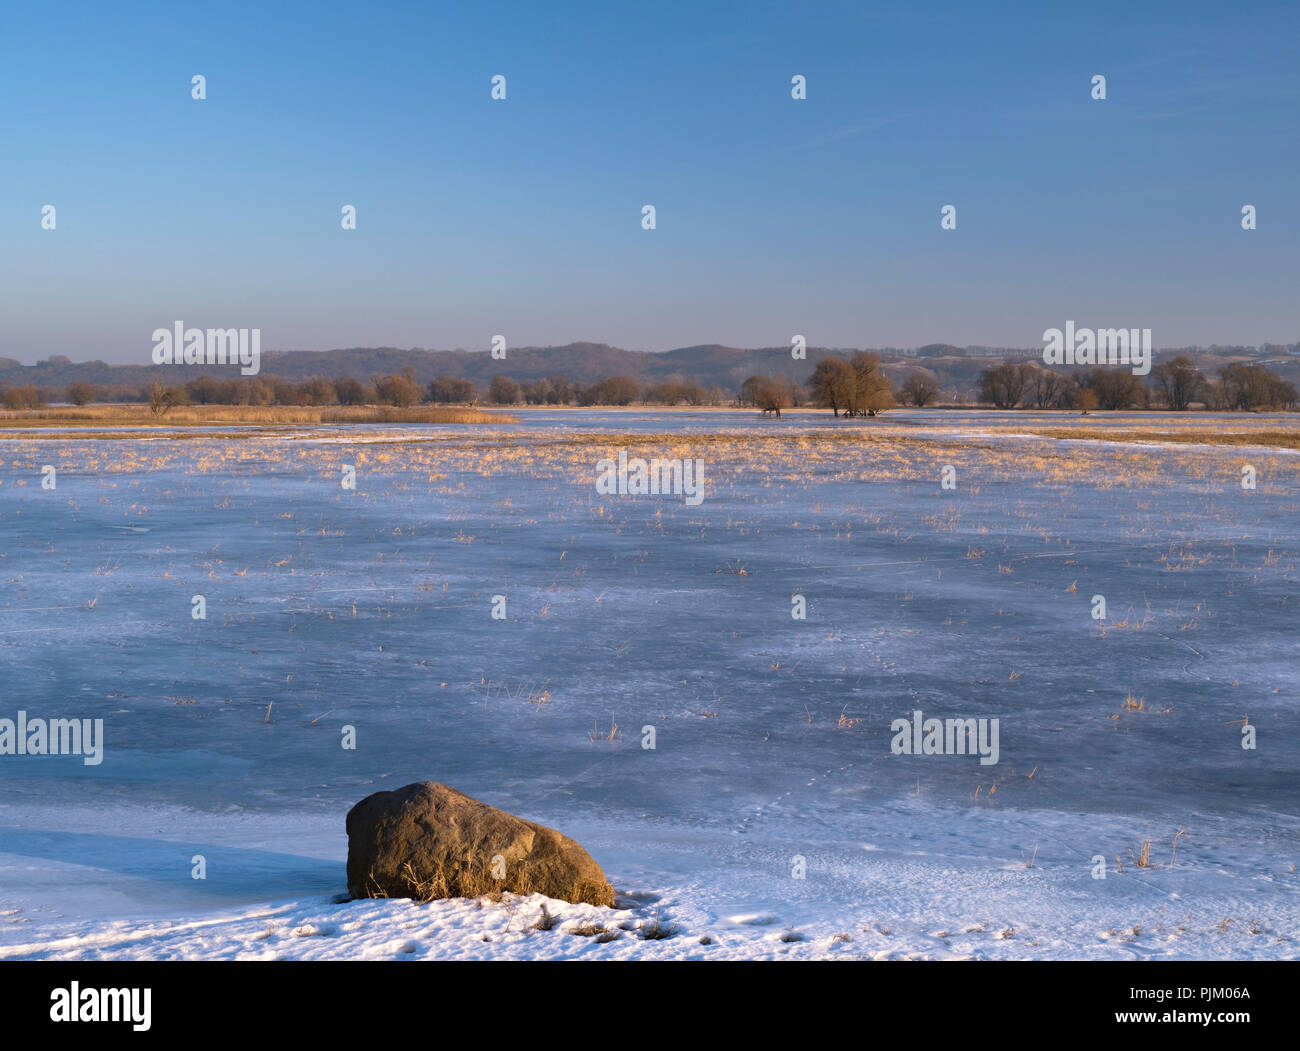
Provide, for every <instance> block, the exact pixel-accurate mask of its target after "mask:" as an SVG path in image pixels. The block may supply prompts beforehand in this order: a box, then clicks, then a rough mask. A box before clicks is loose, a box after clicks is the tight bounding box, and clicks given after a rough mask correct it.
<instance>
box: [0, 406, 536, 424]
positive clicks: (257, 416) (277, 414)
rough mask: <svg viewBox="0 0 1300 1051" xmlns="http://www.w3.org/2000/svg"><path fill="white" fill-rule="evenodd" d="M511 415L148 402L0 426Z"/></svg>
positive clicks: (47, 414)
mask: <svg viewBox="0 0 1300 1051" xmlns="http://www.w3.org/2000/svg"><path fill="white" fill-rule="evenodd" d="M513 422H515V418H514V417H513V416H511V415H510V414H509V413H504V412H487V411H484V410H482V409H470V408H454V407H446V406H434V405H412V406H411V407H410V408H408V409H399V408H395V407H394V406H391V405H327V406H319V407H316V406H295V405H184V406H179V407H177V408H174V409H169V410H168V411H167V412H165V413H160V414H154V413H152V412H150V411H149V406H148V405H87V406H85V407H84V408H79V409H78V408H49V409H24V410H19V411H14V412H0V427H218V426H222V425H228V424H236V423H264V424H311V423H336V424H338V423H342V424H347V423H513Z"/></svg>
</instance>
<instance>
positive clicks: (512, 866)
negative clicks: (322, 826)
mask: <svg viewBox="0 0 1300 1051" xmlns="http://www.w3.org/2000/svg"><path fill="white" fill-rule="evenodd" d="M347 829H348V891H349V893H351V895H352V896H353V897H354V898H415V899H417V900H419V901H428V900H431V899H433V898H472V897H476V896H477V895H479V894H490V893H492V892H493V891H513V892H515V893H517V894H532V893H539V894H545V895H547V896H548V897H551V898H559V899H561V900H563V901H572V902H587V903H589V904H592V905H613V904H614V888H613V887H611V886H610V885H609V882H608V881H607V880H606V879H605V873H604V872H602V871H601V868H600V866H599V865H597V864H596V862H595V861H594V860H593V859H592V857H591V855H590V854H588V853H587V852H586V851H585V850H583V849H582V847H581V846H579V845H578V844H577V843H575V842H574V841H573V840H571V839H570V838H569V837H568V836H563V835H561V834H560V833H559V832H557V831H555V829H553V828H547V827H546V826H545V825H537V824H534V823H533V822H531V821H525V820H524V819H523V818H521V817H515V815H514V814H508V813H506V812H505V811H504V810H498V809H497V808H496V807H494V806H488V804H487V803H480V802H479V801H478V800H477V799H471V798H470V797H469V796H467V795H465V794H464V793H463V792H457V791H456V790H455V789H454V788H449V787H448V786H447V785H443V784H439V783H437V782H436V781H421V782H417V783H416V784H413V785H407V786H406V787H405V788H398V789H396V790H395V791H392V792H376V793H375V794H374V795H371V796H366V798H365V799H363V800H361V802H360V803H358V804H357V805H356V806H354V807H353V808H352V809H351V810H349V811H348V821H347ZM494 859H497V860H495V862H494ZM494 864H495V871H494ZM498 876H499V877H500V878H496V877H498Z"/></svg>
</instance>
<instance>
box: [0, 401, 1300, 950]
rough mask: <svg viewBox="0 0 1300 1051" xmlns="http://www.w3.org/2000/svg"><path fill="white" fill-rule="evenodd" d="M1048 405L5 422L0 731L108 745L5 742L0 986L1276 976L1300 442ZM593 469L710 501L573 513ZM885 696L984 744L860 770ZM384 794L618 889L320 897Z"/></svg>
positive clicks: (1293, 942)
mask: <svg viewBox="0 0 1300 1051" xmlns="http://www.w3.org/2000/svg"><path fill="white" fill-rule="evenodd" d="M1126 420H1127V422H1128V423H1130V424H1132V425H1134V426H1136V427H1139V428H1141V429H1149V428H1151V427H1153V426H1154V425H1155V424H1156V423H1157V422H1159V423H1161V424H1162V425H1163V423H1164V422H1166V421H1163V420H1157V421H1153V420H1152V418H1151V417H1149V416H1143V415H1142V414H1131V415H1129V414H1118V415H1111V414H1107V415H1106V416H1105V417H1097V418H1095V419H1092V420H1089V421H1088V422H1087V426H1088V427H1089V428H1094V427H1097V428H1100V427H1107V428H1116V429H1117V430H1118V429H1122V426H1123V424H1124V423H1125V422H1126ZM1194 420H1195V425H1196V426H1211V427H1218V428H1219V429H1222V430H1232V429H1242V428H1254V429H1259V430H1261V431H1264V430H1267V429H1273V430H1282V429H1293V427H1294V425H1293V424H1291V423H1290V422H1289V421H1287V420H1286V419H1285V418H1275V419H1272V420H1268V419H1260V418H1250V419H1249V420H1247V419H1244V418H1234V417H1226V418H1223V419H1221V420H1218V421H1214V420H1210V419H1209V418H1207V417H1204V416H1198V417H1195V418H1194ZM1059 422H1068V423H1070V424H1074V425H1078V423H1079V421H1078V420H1074V419H1072V420H1068V421H1061V420H1060V419H1059V418H1053V417H1051V416H1047V415H1045V416H1042V417H1037V416H1035V415H1034V414H1028V413H1015V414H1005V416H1003V415H1002V414H991V413H980V414H970V415H967V414H957V413H950V412H949V413H898V414H893V413H891V414H890V415H889V416H888V417H887V418H885V419H884V420H880V421H876V420H872V421H854V422H853V423H849V422H848V421H838V422H836V421H831V420H829V419H828V418H827V417H826V416H825V415H824V414H817V415H805V414H797V413H796V414H788V415H787V417H786V418H785V419H783V420H781V421H763V422H762V423H761V424H760V423H759V422H758V421H756V420H754V419H752V418H745V417H737V416H736V415H735V414H726V413H717V414H710V413H673V414H648V413H635V412H630V413H597V412H590V413H578V412H567V413H566V412H556V413H540V412H539V413H528V414H525V415H524V417H523V418H522V420H521V421H520V423H518V424H512V425H503V426H501V427H499V428H491V429H467V428H456V427H406V428H403V427H372V428H358V429H356V430H342V429H331V428H319V427H318V428H303V429H289V428H286V429H283V430H282V431H278V432H277V431H274V430H269V429H267V428H258V429H257V432H258V433H257V437H255V438H238V437H231V436H230V433H228V432H223V433H222V434H220V435H213V436H206V437H204V436H194V435H188V436H181V435H176V436H163V435H158V434H154V435H152V436H151V437H152V438H153V440H150V441H147V442H144V441H138V440H134V439H130V438H127V439H121V438H109V437H105V436H99V437H94V438H91V437H87V436H72V435H58V434H49V433H46V434H42V435H34V434H23V435H7V436H0V449H2V450H3V458H4V466H3V468H2V469H0V676H2V681H3V692H2V693H0V719H3V718H10V719H12V718H14V717H15V715H16V712H17V711H18V710H20V709H21V710H25V711H26V712H27V713H28V715H29V716H33V717H36V716H40V717H46V718H59V717H68V718H102V719H103V720H104V738H105V752H104V761H103V763H102V764H100V765H98V766H87V765H85V764H84V763H83V762H82V761H81V760H80V759H79V758H76V757H67V756H65V757H50V756H10V755H4V756H0V959H12V958H32V957H42V958H108V959H119V958H250V959H252V958H259V959H260V958H276V959H278V958H327V957H328V958H394V959H435V958H436V959H441V958H486V959H497V958H557V957H561V958H564V957H583V958H586V957H591V958H694V959H712V958H736V957H740V958H822V957H830V958H840V957H842V958H856V957H871V958H901V957H915V958H1025V957H1030V958H1039V957H1043V958H1067V957H1068V958H1147V957H1180V958H1197V959H1219V958H1222V959H1236V958H1256V957H1258V958H1292V959H1293V958H1298V957H1300V942H1298V941H1297V938H1300V873H1297V871H1296V865H1297V864H1300V839H1298V837H1297V833H1298V832H1300V784H1298V783H1297V780H1296V777H1295V762H1294V755H1295V750H1296V744H1297V731H1298V730H1300V720H1298V718H1297V716H1298V714H1300V713H1298V704H1297V690H1296V687H1297V682H1298V681H1300V671H1298V669H1300V661H1298V660H1297V658H1300V644H1298V643H1297V631H1296V628H1297V609H1296V606H1297V602H1300V594H1298V589H1297V586H1296V584H1297V563H1296V553H1297V548H1298V543H1300V540H1298V536H1297V534H1298V533H1300V514H1297V511H1300V473H1298V472H1297V467H1296V460H1295V457H1294V454H1293V453H1290V452H1289V451H1287V450H1282V449H1271V448H1268V447H1267V443H1264V446H1263V447H1261V446H1251V447H1223V446H1214V445H1210V444H1195V445H1179V446H1173V445H1169V446H1162V445H1159V444H1152V443H1150V442H1144V443H1142V444H1135V445H1130V444H1128V443H1126V442H1125V441H1124V440H1123V439H1122V435H1120V434H1118V433H1117V440H1116V441H1114V442H1087V441H1084V442H1080V441H1069V442H1064V441H1056V440H1053V439H1045V438H1034V437H1026V436H1025V433H1026V432H1027V431H1028V430H1030V429H1033V428H1035V427H1037V426H1039V425H1043V426H1046V425H1050V424H1052V423H1059ZM1189 426H1190V424H1189ZM231 430H232V431H233V430H234V429H231ZM849 435H854V436H860V437H849ZM619 449H626V450H627V451H628V453H629V455H636V456H644V457H647V458H648V457H651V456H656V455H658V456H677V457H695V458H700V459H703V460H704V461H705V465H706V474H705V499H704V501H703V503H702V504H700V505H699V506H698V507H692V506H688V505H687V504H686V503H685V502H684V500H683V499H682V498H681V497H672V496H665V497H650V496H639V497H618V496H613V497H611V496H603V495H600V494H598V493H597V492H596V489H595V478H596V466H595V465H596V462H597V460H598V459H600V458H602V457H606V456H610V455H617V451H618V450H619ZM345 464H346V465H352V466H355V468H356V472H357V486H356V490H355V491H350V490H346V489H343V488H342V487H341V486H340V484H339V480H340V477H341V471H342V467H343V465H345ZM1245 464H1250V465H1251V466H1253V467H1254V468H1255V469H1256V472H1257V475H1258V484H1257V487H1256V489H1254V490H1251V491H1247V490H1243V489H1242V487H1241V483H1240V478H1241V468H1242V466H1243V465H1245ZM44 465H52V466H54V467H55V468H56V470H57V488H56V489H54V490H47V489H42V488H41V485H40V479H41V469H42V467H43V466H44ZM944 466H952V467H953V468H954V469H955V479H956V488H955V489H950V490H945V489H943V488H941V485H940V478H941V474H942V469H943V467H944ZM196 595H202V596H203V601H204V604H205V605H206V614H207V615H206V619H202V620H196V619H194V618H193V616H192V610H193V609H194V596H196ZM495 595H505V596H506V619H505V620H494V619H493V618H492V616H491V610H492V607H493V596H495ZM1096 595H1103V596H1104V597H1105V601H1106V605H1107V610H1108V615H1107V617H1106V619H1105V620H1104V621H1101V622H1098V621H1096V620H1094V619H1093V617H1092V615H1091V611H1092V609H1093V606H1094V601H1093V596H1096ZM794 596H803V598H804V601H805V603H806V607H807V617H806V619H804V620H797V619H794V618H793V617H792V616H791V613H792V608H793V602H792V599H793V598H794ZM268 706H269V709H268ZM916 710H920V711H922V712H923V713H924V717H925V718H930V717H931V716H933V717H938V718H967V717H969V718H996V719H998V720H999V723H1000V748H999V758H998V762H997V764H996V765H981V764H980V762H979V758H978V757H977V756H971V755H896V754H893V752H892V751H891V747H890V746H891V740H892V739H893V737H894V733H893V730H892V728H891V723H892V722H893V720H895V719H899V718H903V719H909V720H910V719H911V717H912V713H913V712H914V711H916ZM345 726H351V727H354V728H355V732H356V741H357V747H356V749H355V750H347V749H344V748H343V747H341V742H342V735H343V728H344V727H345ZM645 727H654V730H655V734H654V737H655V740H654V744H655V747H654V748H653V749H650V748H645V747H642V744H643V740H644V739H645V736H646V734H645V730H644V728H645ZM1247 728H1249V730H1250V731H1253V732H1254V734H1255V735H1256V739H1255V744H1256V747H1255V748H1253V749H1246V748H1243V747H1242V742H1243V740H1244V739H1245V737H1246V736H1247V733H1248V731H1247ZM416 780H439V781H444V782H446V783H448V784H451V785H453V786H454V787H456V788H458V789H460V790H462V791H464V792H467V793H469V794H470V795H473V796H475V797H477V798H479V799H482V800H484V801H485V802H489V803H492V804H494V805H498V806H501V807H504V808H505V809H508V810H510V811H512V812H514V813H517V814H520V815H521V816H523V817H526V818H529V819H531V820H535V821H540V822H542V823H544V824H548V825H552V826H554V827H556V828H559V829H561V830H562V831H563V832H565V833H566V834H568V835H570V836H572V837H574V838H575V839H577V840H578V841H579V842H580V843H582V844H583V845H584V846H585V847H586V848H587V849H588V850H589V851H590V852H591V854H592V855H593V856H594V857H595V858H596V860H597V861H599V862H600V863H601V864H602V866H603V867H604V868H605V871H606V873H607V874H608V876H609V877H610V879H611V881H612V882H613V883H614V885H615V887H616V888H617V889H618V891H619V892H620V895H621V896H622V897H621V903H620V904H621V907H620V908H617V909H613V910H602V909H597V908H594V907H590V906H572V905H566V904H564V903H558V902H544V901H543V899H540V898H537V897H533V898H527V899H506V900H503V901H500V902H491V901H487V900H484V901H481V902H434V903H429V904H415V903H411V902H396V901H361V902H340V901H338V899H339V898H340V897H341V896H343V892H344V891H345V879H344V871H343V862H344V859H345V857H346V851H347V843H346V837H345V834H344V830H343V819H344V815H345V814H346V812H347V810H348V808H349V807H350V806H351V805H352V804H353V803H355V802H356V801H357V800H359V799H360V798H362V797H363V796H364V795H366V794H368V793H370V792H373V791H377V790H381V789H385V788H394V787H399V786H400V785H403V784H406V783H408V782H411V781H416ZM1148 842H1149V847H1148V848H1147V850H1146V859H1145V860H1146V861H1147V864H1141V863H1140V862H1141V861H1142V860H1143V853H1144V845H1146V844H1147V843H1148ZM197 856H201V857H202V859H203V864H204V865H205V867H206V872H205V875H206V878H204V879H201V880H200V879H194V878H192V874H193V870H194V866H195V864H196V862H195V858H196V857H197ZM1102 863H1104V866H1105V868H1104V878H1097V877H1098V876H1100V875H1102V873H1103V870H1102V868H1101V864H1102ZM543 904H546V905H547V908H548V911H549V913H550V914H551V915H553V916H554V917H555V918H556V922H555V924H554V925H553V926H551V928H550V929H549V930H546V929H538V928H537V927H536V921H537V920H538V918H539V917H540V916H541V914H542V905H543ZM582 924H587V925H589V926H588V927H587V928H586V929H585V930H584V933H573V928H575V927H578V926H580V925H582ZM649 934H663V935H666V936H664V937H647V935H649Z"/></svg>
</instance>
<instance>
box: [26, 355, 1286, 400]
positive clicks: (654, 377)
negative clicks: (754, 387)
mask: <svg viewBox="0 0 1300 1051" xmlns="http://www.w3.org/2000/svg"><path fill="white" fill-rule="evenodd" d="M856 352H857V348H851V347H850V348H827V347H809V348H808V350H807V357H806V358H805V359H803V360H795V359H794V358H792V357H791V356H790V347H789V345H783V346H775V347H756V348H743V347H727V346H722V345H720V344H716V343H706V344H699V345H697V346H691V347H679V348H677V349H675V350H669V351H663V352H653V353H652V352H645V351H631V350H623V349H622V348H620V347H614V346H610V345H609V344H606V343H569V344H566V345H565V346H559V347H510V348H509V349H508V350H507V352H506V357H505V359H504V360H496V359H493V358H492V356H491V355H490V354H489V353H488V352H487V351H486V350H483V351H466V350H424V349H420V348H415V349H410V350H403V349H400V348H398V347H347V348H340V349H337V350H325V351H305V350H294V351H270V350H269V351H265V352H264V353H263V354H262V367H261V374H262V375H274V376H279V377H281V378H283V379H286V380H290V381H294V382H299V381H302V380H306V379H310V378H312V377H314V376H320V377H324V378H326V379H338V378H340V377H343V376H354V377H356V378H357V379H360V380H369V379H371V378H372V377H373V376H377V375H387V374H389V373H393V372H401V371H402V370H404V369H407V368H410V369H413V370H414V372H415V378H416V380H417V381H419V382H420V383H421V384H425V383H428V381H429V380H432V379H434V378H435V377H437V376H441V375H449V376H457V377H462V378H465V379H469V380H472V381H473V382H474V383H475V384H476V385H477V386H478V387H479V389H480V390H485V389H486V388H487V386H488V384H489V383H491V381H492V378H493V377H494V376H499V375H504V376H509V377H510V378H511V379H513V380H516V381H525V380H534V379H541V378H543V377H547V376H553V375H555V374H557V373H563V374H564V375H565V376H566V377H567V378H568V379H569V381H570V382H573V383H581V384H587V383H592V382H594V381H596V380H601V379H606V378H608V377H611V376H630V377H632V378H633V379H635V380H637V381H638V383H640V384H643V385H644V384H649V383H662V382H670V381H694V382H697V383H699V384H701V385H702V386H704V387H705V388H712V387H720V388H721V389H722V390H723V392H724V393H725V394H726V395H727V396H728V397H731V396H734V394H735V393H736V392H737V391H738V390H739V389H740V385H741V384H742V383H743V382H744V381H745V380H746V379H747V378H748V377H750V376H752V375H754V374H756V373H757V374H763V375H776V376H783V377H785V378H787V379H789V380H791V381H793V382H796V383H800V384H802V383H803V382H804V381H805V380H806V379H807V378H808V377H809V376H810V375H811V374H812V370H813V369H814V368H815V367H816V365H817V363H818V362H819V361H821V360H822V359H823V358H825V357H827V356H831V355H836V356H840V357H844V358H848V357H851V356H852V355H853V354H854V353H856ZM875 353H878V354H880V356H881V360H882V362H883V364H884V369H885V373H886V374H887V375H888V376H889V378H890V379H891V380H892V381H893V382H894V383H895V384H896V385H897V384H899V383H901V382H902V380H903V379H904V378H905V377H906V376H907V375H908V373H910V372H914V371H918V370H920V371H925V372H927V373H929V374H930V375H932V376H933V377H934V378H935V379H936V380H937V381H938V383H939V387H940V389H941V391H942V394H941V400H942V401H946V402H954V401H955V402H962V401H973V400H974V396H975V391H976V388H977V383H978V377H979V373H980V372H981V371H982V370H983V369H987V368H990V367H992V366H994V365H997V364H999V363H1000V362H1001V361H1004V360H1005V361H1024V360H1028V359H1033V358H1037V357H1038V356H1039V354H1040V353H1041V351H1040V350H1038V349H1036V348H1015V347H1005V348H995V347H978V346H968V347H959V346H956V345H954V344H950V343H932V344H928V345H926V346H924V347H920V348H917V349H915V350H900V349H898V348H887V349H884V350H877V351H875ZM1175 354H1187V355H1188V356H1190V357H1191V358H1192V359H1193V360H1194V361H1196V363H1197V364H1198V365H1199V366H1200V367H1201V369H1202V371H1204V372H1206V373H1208V374H1210V375H1213V374H1215V373H1217V371H1218V370H1219V369H1220V368H1222V367H1223V366H1224V365H1226V364H1229V363H1231V362H1233V361H1241V360H1244V359H1249V360H1253V361H1267V362H1268V363H1269V366H1268V367H1269V368H1270V369H1272V370H1273V371H1275V372H1277V373H1279V374H1280V375H1282V376H1283V378H1285V379H1287V380H1289V381H1291V382H1292V383H1296V384H1300V345H1298V344H1291V345H1288V346H1283V345H1281V344H1266V345H1265V346H1264V347H1262V348H1258V349H1257V348H1254V347H1217V346H1216V347H1210V348H1200V347H1193V348H1177V349H1167V350H1164V351H1158V352H1157V353H1156V360H1157V361H1159V360H1162V359H1166V358H1168V357H1172V356H1174V355H1175ZM205 373H206V374H209V375H214V376H231V375H236V374H237V370H234V369H232V368H229V367H226V368H224V369H223V368H221V367H217V366H203V365H195V366H166V365H152V364H149V365H108V364H105V363H104V362H102V361H88V362H73V361H71V360H69V359H68V358H67V357H64V356H62V355H58V356H55V357H52V358H50V359H48V360H46V361H42V362H39V363H38V364H36V365H21V364H19V363H18V362H17V361H15V360H14V359H13V358H3V357H0V386H8V385H23V384H28V383H31V384H35V385H36V386H38V387H47V388H66V387H67V385H68V384H70V383H75V382H88V383H93V384H95V385H97V386H99V387H113V388H124V387H133V388H143V387H147V386H149V385H151V384H152V383H153V382H154V381H155V380H161V381H162V382H164V383H167V384H176V383H183V382H185V381H187V380H191V379H194V378H195V377H197V376H200V375H203V374H205Z"/></svg>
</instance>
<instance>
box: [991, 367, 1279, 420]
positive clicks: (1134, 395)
mask: <svg viewBox="0 0 1300 1051" xmlns="http://www.w3.org/2000/svg"><path fill="white" fill-rule="evenodd" d="M979 394H980V400H981V401H983V402H987V403H989V404H992V405H993V406H995V407H996V408H999V409H1015V408H1019V407H1024V408H1034V409H1081V410H1084V411H1092V410H1095V409H1110V410H1116V409H1149V408H1159V409H1171V410H1173V411H1175V412H1184V411H1186V410H1187V409H1189V408H1191V406H1192V405H1193V404H1194V403H1200V404H1203V405H1204V406H1205V407H1206V408H1208V409H1213V410H1217V411H1229V412H1230V411H1242V412H1251V411H1258V410H1265V409H1294V408H1295V407H1296V404H1297V401H1298V400H1300V397H1298V396H1297V394H1296V389H1295V387H1294V386H1293V385H1292V384H1290V383H1288V382H1287V381H1286V380H1284V379H1283V378H1282V377H1281V376H1279V375H1277V373H1275V372H1271V371H1270V370H1268V369H1266V368H1264V366H1263V365H1252V364H1249V363H1247V362H1234V363H1233V364H1231V365H1225V366H1224V367H1223V368H1221V369H1219V372H1218V376H1217V378H1211V377H1209V376H1206V375H1205V374H1204V373H1203V372H1201V370H1200V369H1198V368H1197V367H1196V365H1195V363H1194V362H1193V361H1192V359H1191V358H1189V357H1186V356H1184V355H1179V356H1178V357H1176V358H1171V359H1170V360H1169V361H1165V362H1161V363H1160V364H1159V365H1157V366H1155V368H1153V369H1152V370H1151V374H1150V377H1149V380H1148V382H1145V383H1144V382H1143V379H1142V377H1141V376H1135V375H1134V374H1133V372H1132V370H1130V369H1103V368H1093V369H1089V370H1087V371H1083V372H1072V373H1062V372H1054V371H1052V370H1051V369H1047V368H1044V367H1043V366H1041V365H1038V364H1037V363H1035V362H1021V363H1019V364H1014V363H1006V364H1003V365H998V366H997V367H996V368H991V369H985V370H984V371H983V372H981V373H980V377H979Z"/></svg>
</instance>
